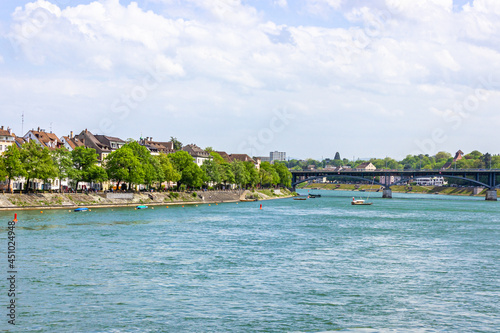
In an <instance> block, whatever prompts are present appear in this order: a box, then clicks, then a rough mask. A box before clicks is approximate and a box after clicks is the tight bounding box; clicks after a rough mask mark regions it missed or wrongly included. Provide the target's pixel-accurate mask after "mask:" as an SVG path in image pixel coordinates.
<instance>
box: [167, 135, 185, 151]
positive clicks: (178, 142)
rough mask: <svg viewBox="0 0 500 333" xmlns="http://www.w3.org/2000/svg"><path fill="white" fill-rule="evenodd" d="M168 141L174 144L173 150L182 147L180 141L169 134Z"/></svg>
mask: <svg viewBox="0 0 500 333" xmlns="http://www.w3.org/2000/svg"><path fill="white" fill-rule="evenodd" d="M170 141H172V143H173V144H174V150H181V149H182V142H180V141H179V140H177V138H175V137H173V136H171V137H170Z"/></svg>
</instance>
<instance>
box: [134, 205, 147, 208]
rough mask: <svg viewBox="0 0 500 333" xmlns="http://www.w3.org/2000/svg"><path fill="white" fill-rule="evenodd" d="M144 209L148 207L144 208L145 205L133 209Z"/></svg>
mask: <svg viewBox="0 0 500 333" xmlns="http://www.w3.org/2000/svg"><path fill="white" fill-rule="evenodd" d="M146 208H148V206H146V205H139V206H137V207H135V209H146Z"/></svg>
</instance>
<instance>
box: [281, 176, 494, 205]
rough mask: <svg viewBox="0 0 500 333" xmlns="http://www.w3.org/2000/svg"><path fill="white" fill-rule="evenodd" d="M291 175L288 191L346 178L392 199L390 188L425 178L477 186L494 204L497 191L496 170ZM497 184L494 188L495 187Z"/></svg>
mask: <svg viewBox="0 0 500 333" xmlns="http://www.w3.org/2000/svg"><path fill="white" fill-rule="evenodd" d="M291 172H292V188H293V190H295V187H296V186H297V185H298V184H300V183H303V182H308V181H311V180H315V179H320V178H324V177H328V178H344V179H345V178H348V179H353V180H358V181H365V182H369V183H372V182H373V183H374V184H377V185H380V186H382V187H383V188H384V190H383V195H382V197H383V198H392V190H391V186H393V185H398V184H402V183H406V182H408V181H414V180H416V179H418V178H426V177H444V178H454V179H461V180H464V181H467V182H469V183H471V184H475V185H477V186H483V187H486V188H487V189H488V190H487V191H486V200H491V201H496V200H497V191H496V189H497V188H500V179H499V176H500V170H499V169H493V170H484V169H459V170H425V169H421V170H375V171H366V170H355V169H344V170H314V171H297V170H291ZM391 176H394V177H400V178H401V180H398V181H396V182H394V183H389V181H390V179H391ZM376 177H379V179H380V177H384V180H385V182H384V183H380V182H377V181H375V178H376ZM497 184H498V185H497Z"/></svg>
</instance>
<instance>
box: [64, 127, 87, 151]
mask: <svg viewBox="0 0 500 333" xmlns="http://www.w3.org/2000/svg"><path fill="white" fill-rule="evenodd" d="M61 142H62V143H63V146H64V147H65V148H66V149H67V150H69V151H72V150H75V149H76V148H77V147H85V145H84V144H83V141H81V140H80V139H78V138H76V137H75V136H74V135H73V131H71V132H70V134H69V135H68V136H62V137H61Z"/></svg>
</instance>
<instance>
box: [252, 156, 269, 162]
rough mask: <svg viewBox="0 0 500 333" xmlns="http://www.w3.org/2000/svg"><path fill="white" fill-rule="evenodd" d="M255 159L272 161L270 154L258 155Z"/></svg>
mask: <svg viewBox="0 0 500 333" xmlns="http://www.w3.org/2000/svg"><path fill="white" fill-rule="evenodd" d="M254 159H259V160H260V161H261V162H271V158H270V157H268V156H257V157H254Z"/></svg>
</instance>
